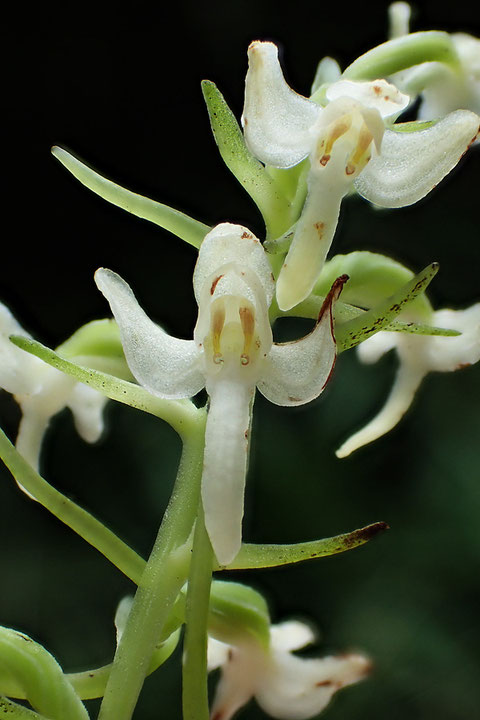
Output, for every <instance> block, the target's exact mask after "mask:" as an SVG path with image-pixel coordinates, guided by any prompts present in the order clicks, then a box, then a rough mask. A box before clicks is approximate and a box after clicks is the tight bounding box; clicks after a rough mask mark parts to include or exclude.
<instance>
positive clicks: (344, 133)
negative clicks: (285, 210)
mask: <svg viewBox="0 0 480 720" xmlns="http://www.w3.org/2000/svg"><path fill="white" fill-rule="evenodd" d="M325 101H326V103H327V104H326V106H325V107H321V106H320V105H318V104H317V103H315V102H313V101H311V100H308V99H307V98H305V97H302V96H301V95H298V94H297V93H296V92H294V91H293V90H292V89H291V88H290V87H289V86H288V85H287V83H286V81H285V79H284V77H283V74H282V70H281V67H280V63H279V61H278V51H277V48H276V46H275V45H274V44H272V43H270V42H253V43H252V44H251V45H250V47H249V69H248V73H247V77H246V86H245V107H244V111H243V118H242V119H243V125H244V133H245V141H246V143H247V145H248V147H249V148H250V150H251V152H252V153H253V154H254V155H255V156H256V157H257V158H258V159H259V160H261V161H262V162H263V163H265V164H266V165H271V166H273V167H277V168H289V167H292V166H293V165H296V164H297V163H299V162H301V161H302V160H304V159H305V158H307V157H309V159H310V171H309V175H308V195H307V199H306V201H305V205H304V208H303V212H302V214H301V216H300V219H299V220H298V222H297V224H296V226H295V229H294V234H293V240H292V243H291V246H290V250H289V252H288V254H287V256H286V259H285V263H284V265H283V267H282V270H281V272H280V275H279V277H278V282H277V300H278V304H279V307H280V309H282V310H288V309H290V308H291V307H293V306H294V305H296V304H297V303H299V302H300V301H301V300H303V299H305V298H306V297H307V296H308V295H309V293H310V292H311V290H312V288H313V285H314V283H315V281H316V280H317V278H318V276H319V274H320V272H321V269H322V267H323V264H324V261H325V257H326V255H327V253H328V250H329V248H330V245H331V242H332V239H333V235H334V233H335V229H336V225H337V221H338V215H339V210H340V204H341V201H342V198H343V197H344V196H345V195H346V194H347V193H348V192H349V191H350V189H351V188H352V185H353V186H354V187H355V189H356V191H357V192H358V193H360V195H362V196H363V197H364V198H366V199H367V200H370V201H371V202H373V203H375V204H376V205H380V206H382V207H402V206H405V205H410V204H412V203H415V202H417V201H418V200H420V199H421V198H422V197H424V196H425V195H426V194H427V193H428V192H430V190H432V189H433V188H434V187H435V185H437V184H438V182H440V180H442V178H443V177H444V176H445V175H446V174H447V173H448V172H450V170H451V169H452V168H453V167H454V166H455V165H456V164H457V163H458V161H459V160H460V158H461V157H462V155H463V153H464V152H465V151H466V150H467V148H468V146H469V145H470V144H471V142H473V140H474V139H475V138H476V136H477V133H478V129H479V124H480V119H479V118H478V117H477V116H476V115H475V114H474V113H471V112H468V111H457V112H455V113H452V114H450V115H448V116H447V117H446V118H444V119H443V120H441V121H440V122H439V123H437V124H436V125H434V126H433V127H429V128H427V129H424V130H421V131H418V132H397V131H396V130H395V128H394V126H391V123H393V121H394V120H395V119H396V117H397V116H398V115H399V113H401V112H402V110H404V109H405V108H406V107H407V105H408V103H409V98H408V96H406V95H403V94H402V93H401V92H400V91H399V90H397V88H396V87H394V86H393V85H391V84H390V83H388V82H386V81H385V80H375V81H373V82H352V81H348V80H338V81H337V82H334V83H333V84H331V85H330V86H329V87H328V88H327V89H326V94H325ZM389 126H391V127H389Z"/></svg>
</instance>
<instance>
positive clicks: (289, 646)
mask: <svg viewBox="0 0 480 720" xmlns="http://www.w3.org/2000/svg"><path fill="white" fill-rule="evenodd" d="M270 640H271V643H272V649H273V650H276V651H277V652H292V651H293V650H300V649H301V648H304V647H306V646H307V645H310V644H311V643H313V642H315V640H316V633H315V632H314V630H313V628H311V627H310V625H307V624H306V623H303V622H299V621H298V620H287V621H286V622H283V623H278V624H277V625H272V626H271V628H270Z"/></svg>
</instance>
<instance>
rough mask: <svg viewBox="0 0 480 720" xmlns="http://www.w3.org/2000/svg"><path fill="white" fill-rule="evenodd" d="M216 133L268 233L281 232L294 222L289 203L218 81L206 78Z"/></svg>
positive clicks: (205, 91)
mask: <svg viewBox="0 0 480 720" xmlns="http://www.w3.org/2000/svg"><path fill="white" fill-rule="evenodd" d="M202 91H203V96H204V98H205V103H206V105H207V110H208V115H209V117H210V124H211V126H212V132H213V136H214V138H215V142H216V143H217V145H218V149H219V151H220V155H221V156H222V159H223V161H224V163H225V165H226V166H227V167H228V169H229V170H230V171H231V172H232V173H233V175H234V176H235V177H236V178H237V180H238V182H239V183H240V184H241V185H243V187H244V188H245V190H246V191H247V192H248V194H249V195H250V197H251V198H252V200H253V201H254V202H255V203H256V205H257V206H258V208H259V210H260V212H261V213H262V215H263V219H264V221H265V225H266V227H267V233H268V234H269V235H272V236H273V237H275V236H277V235H280V234H281V233H282V232H284V230H285V229H286V228H287V227H289V225H291V222H289V204H288V201H287V200H286V198H285V197H283V196H282V193H281V192H280V190H279V188H278V186H277V184H276V183H275V181H274V179H273V178H272V177H271V176H270V175H269V173H268V172H267V170H266V169H265V167H264V166H263V165H262V163H261V162H259V161H258V160H257V159H256V158H255V157H254V156H253V155H252V153H251V152H250V150H249V149H248V148H247V146H246V144H245V140H244V137H243V133H242V130H241V128H240V126H239V124H238V123H237V120H236V118H235V116H234V114H233V112H232V111H231V110H230V108H229V107H228V105H227V103H226V102H225V99H224V97H223V95H222V94H221V92H220V91H219V90H218V88H217V86H216V85H215V83H213V82H211V81H210V80H204V81H203V82H202Z"/></svg>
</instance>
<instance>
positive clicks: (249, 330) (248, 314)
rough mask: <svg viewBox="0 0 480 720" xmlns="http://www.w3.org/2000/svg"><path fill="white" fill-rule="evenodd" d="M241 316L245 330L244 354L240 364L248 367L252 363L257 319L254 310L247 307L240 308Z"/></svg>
mask: <svg viewBox="0 0 480 720" xmlns="http://www.w3.org/2000/svg"><path fill="white" fill-rule="evenodd" d="M238 314H239V315H240V322H241V323H242V330H243V352H242V355H241V356H240V362H241V363H242V365H248V363H249V362H250V348H251V346H252V340H253V333H254V330H255V317H254V313H253V310H252V309H250V308H247V307H240V308H239V309H238Z"/></svg>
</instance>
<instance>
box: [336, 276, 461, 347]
mask: <svg viewBox="0 0 480 720" xmlns="http://www.w3.org/2000/svg"><path fill="white" fill-rule="evenodd" d="M438 270H439V265H438V263H431V265H428V266H427V267H426V268H425V269H424V270H422V271H421V272H419V273H418V274H417V275H415V276H414V277H413V278H412V279H411V280H410V281H409V282H407V283H406V284H405V285H403V287H401V288H400V290H397V292H395V293H393V295H391V296H390V297H389V298H387V299H386V300H384V301H382V302H380V303H379V304H378V305H376V306H375V307H374V308H372V309H371V310H368V311H367V312H365V313H363V314H362V315H359V316H358V317H356V318H354V319H353V320H348V321H347V322H345V323H339V324H337V325H336V327H335V337H336V340H337V347H338V352H343V351H344V350H349V349H350V348H352V347H355V346H356V345H358V344H359V343H361V342H363V340H366V339H367V338H368V337H370V336H371V335H374V334H375V333H376V332H378V331H379V330H383V329H384V328H386V327H387V326H388V325H389V324H390V323H391V322H392V321H393V320H394V319H395V317H396V316H397V315H398V314H399V313H400V312H402V310H405V308H406V307H408V306H409V305H410V304H411V303H413V301H414V300H415V299H416V298H417V297H418V296H419V295H420V294H421V293H423V292H425V290H426V288H427V287H428V285H429V284H430V282H431V281H432V280H433V278H434V277H435V275H436V274H437V272H438ZM406 325H408V326H409V332H412V330H414V328H413V324H410V323H406ZM422 334H425V332H424V331H423V332H422ZM433 334H439V333H438V332H434V333H433ZM451 334H455V332H452V333H451Z"/></svg>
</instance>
